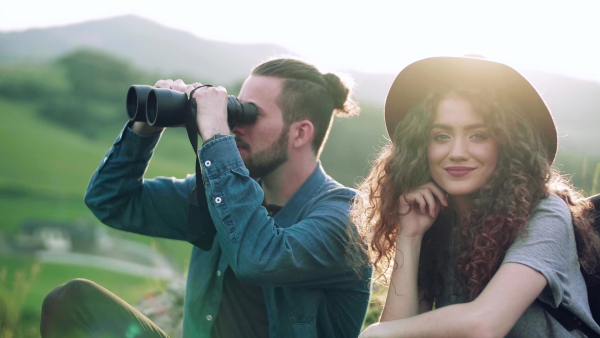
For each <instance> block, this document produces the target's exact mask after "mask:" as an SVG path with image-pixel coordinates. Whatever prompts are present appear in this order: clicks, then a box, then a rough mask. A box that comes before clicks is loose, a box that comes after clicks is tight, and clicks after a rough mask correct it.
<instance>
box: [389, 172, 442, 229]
mask: <svg viewBox="0 0 600 338" xmlns="http://www.w3.org/2000/svg"><path fill="white" fill-rule="evenodd" d="M443 206H444V207H446V206H448V200H447V199H446V193H445V192H444V191H443V190H442V189H441V188H440V187H438V186H437V185H436V184H435V183H433V182H428V183H425V184H423V185H421V186H419V187H417V188H416V189H414V190H412V191H410V192H408V193H406V194H403V195H401V196H400V198H399V200H398V209H399V212H398V214H399V218H400V236H403V237H415V236H422V235H423V234H424V233H425V232H426V231H427V230H429V228H430V227H431V225H432V224H433V222H434V221H435V219H436V218H437V216H438V214H439V213H440V211H441V210H442V207H443Z"/></svg>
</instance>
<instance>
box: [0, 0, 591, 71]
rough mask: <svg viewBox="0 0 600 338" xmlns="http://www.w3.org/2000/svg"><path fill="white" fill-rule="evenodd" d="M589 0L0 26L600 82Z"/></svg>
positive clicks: (76, 5)
mask: <svg viewBox="0 0 600 338" xmlns="http://www.w3.org/2000/svg"><path fill="white" fill-rule="evenodd" d="M598 13H600V2H598V0H585V1H583V0H569V1H564V0H563V1H558V0H556V1H555V0H544V1H538V0H518V1H513V0H505V1H487V0H478V1H474V0H448V1H442V0H437V1H427V0H425V1H419V0H412V1H405V0H369V1H355V0H302V1H287V0H194V1H188V0H180V1H152V0H146V1H137V0H136V1H127V0H120V1H118V0H102V1H94V2H89V1H78V2H75V1H72V0H53V1H47V0H31V1H12V2H9V1H8V0H0V31H3V32H6V31H19V30H26V29H30V28H44V27H52V26H62V25H67V24H72V23H79V22H83V21H88V20H93V19H103V18H108V17H112V16H117V15H124V14H136V15H139V16H141V17H144V18H147V19H150V20H153V21H156V22H158V23H160V24H162V25H164V26H167V27H171V28H175V29H181V30H185V31H188V32H191V33H193V34H195V35H197V36H198V37H201V38H206V39H211V40H221V41H228V42H234V43H257V42H259V43H274V44H278V45H281V46H283V47H285V48H287V49H289V50H291V51H292V52H294V53H296V54H298V55H300V56H302V57H304V58H307V59H308V60H310V61H312V62H314V63H316V64H317V65H320V66H322V67H324V68H334V69H354V70H361V71H365V72H385V73H397V72H399V71H400V70H401V69H402V68H403V67H405V66H406V65H408V64H409V63H411V62H413V61H416V60H418V59H421V58H425V57H430V56H442V55H451V56H459V55H464V54H480V55H483V56H485V57H486V58H488V59H492V60H495V61H500V62H504V63H507V64H509V65H511V66H513V67H514V68H516V69H518V70H526V69H537V70H545V71H551V72H555V73H560V74H566V75H571V76H574V77H578V78H583V79H589V80H594V81H598V82H600V65H599V60H600V43H599V41H600V17H599V16H598Z"/></svg>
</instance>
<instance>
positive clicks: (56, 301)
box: [42, 278, 99, 311]
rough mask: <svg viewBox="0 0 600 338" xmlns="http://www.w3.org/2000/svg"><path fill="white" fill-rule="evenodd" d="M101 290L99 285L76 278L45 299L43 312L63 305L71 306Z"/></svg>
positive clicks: (51, 292)
mask: <svg viewBox="0 0 600 338" xmlns="http://www.w3.org/2000/svg"><path fill="white" fill-rule="evenodd" d="M98 290H99V286H98V284H96V283H94V282H92V281H90V280H87V279H83V278H76V279H73V280H70V281H68V282H66V283H65V284H62V285H59V286H57V287H56V288H54V290H52V291H50V293H48V294H47V295H46V297H45V298H44V302H43V303H42V311H43V310H44V308H55V307H58V306H60V305H61V304H64V305H70V303H72V302H74V301H77V300H79V301H80V300H82V299H84V298H85V297H86V296H87V295H89V294H90V293H94V292H96V291H98Z"/></svg>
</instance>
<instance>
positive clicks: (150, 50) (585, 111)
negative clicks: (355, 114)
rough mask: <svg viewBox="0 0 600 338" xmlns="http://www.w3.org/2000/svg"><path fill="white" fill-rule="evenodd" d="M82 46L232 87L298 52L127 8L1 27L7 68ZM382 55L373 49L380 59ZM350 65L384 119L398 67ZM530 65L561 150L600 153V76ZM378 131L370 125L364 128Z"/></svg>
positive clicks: (370, 109)
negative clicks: (110, 14) (101, 15)
mask: <svg viewBox="0 0 600 338" xmlns="http://www.w3.org/2000/svg"><path fill="white" fill-rule="evenodd" d="M82 47H91V48H96V49H98V50H101V51H104V52H107V53H109V54H111V55H115V56H117V57H119V58H121V59H123V60H125V61H126V62H129V63H130V64H131V65H133V66H134V67H136V68H139V69H141V70H143V71H145V72H152V73H154V74H159V75H160V76H173V77H175V76H177V75H178V74H179V75H180V76H181V77H182V78H184V80H189V81H192V79H193V81H196V80H200V81H203V82H212V83H217V84H222V85H226V86H228V87H229V88H231V87H233V86H239V83H240V81H242V80H243V79H244V77H245V76H246V75H247V73H248V71H249V69H250V68H251V67H252V66H253V65H255V64H256V63H259V62H260V61H262V60H264V59H265V58H267V57H269V56H272V55H274V54H279V53H288V54H294V53H293V51H289V50H285V49H283V48H282V47H280V46H277V45H272V44H233V43H225V42H220V41H212V40H207V39H202V38H199V37H197V36H195V35H192V34H190V33H187V32H184V31H181V30H176V29H172V28H168V27H165V26H162V25H160V24H157V23H155V22H153V21H150V20H147V19H145V18H141V17H138V16H134V15H126V16H119V17H114V18H110V19H104V20H96V21H89V22H85V23H80V24H74V25H68V26H63V27H54V28H47V29H32V30H28V31H23V32H4V33H0V73H1V72H2V67H7V66H9V67H12V66H15V65H23V64H27V63H48V62H51V61H53V60H56V59H57V58H59V57H61V56H63V55H65V53H69V52H73V51H74V50H76V49H79V48H82ZM340 57H343V56H340ZM376 57H377V54H376V53H374V54H373V58H374V62H376ZM344 71H345V72H347V73H348V74H349V75H350V76H352V77H353V79H354V80H355V84H356V86H355V92H356V97H357V99H358V100H359V102H360V103H361V105H362V106H363V107H367V108H366V109H364V108H363V115H367V116H364V117H362V118H363V119H367V120H369V121H373V122H374V123H375V124H376V125H377V124H378V125H382V124H383V113H382V112H383V103H384V101H385V97H386V95H387V92H388V89H389V87H390V85H391V83H392V81H393V79H394V77H395V75H396V74H385V73H384V74H369V73H363V72H359V71H355V70H344ZM523 73H524V75H525V76H527V77H528V78H529V79H530V80H531V82H532V83H534V85H535V86H536V87H537V88H538V89H539V91H540V92H541V93H542V95H543V97H544V98H545V100H546V101H547V103H548V105H549V106H550V108H551V110H552V112H553V114H554V117H555V120H556V124H557V126H558V130H559V133H560V145H559V147H560V151H565V152H575V153H580V154H588V155H592V156H594V155H600V151H599V150H598V147H594V146H592V145H597V144H600V133H598V132H597V126H599V125H600V113H599V111H600V83H598V82H593V81H585V80H580V79H575V78H570V77H567V76H563V75H558V74H551V73H544V72H539V71H523ZM159 75H157V76H159ZM356 127H357V128H360V126H356ZM379 131H380V130H370V131H368V132H367V134H365V135H364V136H368V135H373V132H375V134H376V133H378V132H379ZM340 133H341V131H340ZM357 133H360V134H363V133H364V131H359V130H357V131H352V134H354V136H356V135H357ZM376 135H380V136H383V135H382V134H376ZM361 136H363V135H361ZM363 139H364V138H363ZM375 139H377V137H375ZM368 143H369V144H373V143H377V141H374V142H368Z"/></svg>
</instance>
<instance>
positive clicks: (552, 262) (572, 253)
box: [502, 195, 585, 306]
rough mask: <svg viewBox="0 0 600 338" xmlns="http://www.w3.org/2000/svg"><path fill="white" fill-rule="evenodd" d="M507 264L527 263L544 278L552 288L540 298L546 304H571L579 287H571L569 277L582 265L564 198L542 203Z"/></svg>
mask: <svg viewBox="0 0 600 338" xmlns="http://www.w3.org/2000/svg"><path fill="white" fill-rule="evenodd" d="M504 263H519V264H523V265H526V266H528V267H530V268H532V269H534V270H536V271H538V272H540V273H541V274H542V275H544V277H545V278H546V280H547V282H548V285H547V287H546V288H545V290H544V292H542V294H541V295H540V299H541V300H542V301H543V302H545V303H548V304H551V305H554V306H558V305H559V304H561V303H569V302H570V299H571V292H577V290H578V289H579V287H578V286H576V285H571V284H572V283H573V281H572V280H570V278H569V276H573V275H574V274H576V272H577V271H578V269H579V262H578V259H577V248H576V244H575V235H574V231H573V225H572V221H571V213H570V211H569V208H568V206H567V205H566V203H565V202H564V201H563V200H562V199H561V198H560V197H558V196H556V195H550V196H549V197H548V198H545V199H543V200H542V201H540V203H539V205H538V207H537V208H536V209H535V210H534V212H533V213H532V216H531V218H530V220H529V222H528V223H527V225H526V227H525V232H524V233H522V234H520V235H518V236H517V239H516V240H515V242H514V243H513V245H511V247H510V248H509V249H508V251H507V252H506V256H505V257H504V260H503V262H502V264H504ZM584 287H585V286H584Z"/></svg>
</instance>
